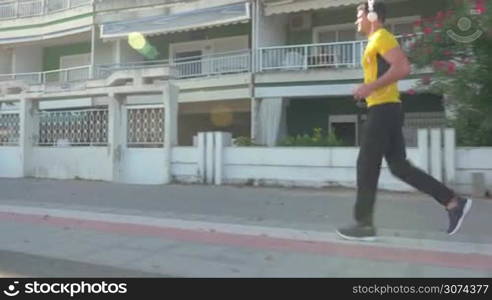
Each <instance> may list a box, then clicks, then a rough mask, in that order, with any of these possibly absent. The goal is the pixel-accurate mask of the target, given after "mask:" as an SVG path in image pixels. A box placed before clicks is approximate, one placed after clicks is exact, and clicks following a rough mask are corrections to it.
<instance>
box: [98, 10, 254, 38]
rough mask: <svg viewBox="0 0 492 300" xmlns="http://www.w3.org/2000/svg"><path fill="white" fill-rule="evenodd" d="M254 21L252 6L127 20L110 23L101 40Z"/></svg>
mask: <svg viewBox="0 0 492 300" xmlns="http://www.w3.org/2000/svg"><path fill="white" fill-rule="evenodd" d="M250 19H251V12H250V7H249V4H248V3H243V2H242V3H236V4H232V5H224V6H216V7H209V8H203V9H199V10H193V11H188V12H182V13H177V14H172V15H159V16H151V17H145V18H138V19H132V20H125V21H117V22H108V23H104V24H102V25H101V38H103V39H120V38H126V37H128V35H129V34H130V33H132V32H138V33H141V34H143V35H146V36H151V35H159V34H169V33H176V32H183V31H192V30H199V29H204V28H209V27H216V26H223V25H230V24H237V23H246V22H249V21H250Z"/></svg>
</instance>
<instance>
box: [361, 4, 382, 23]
mask: <svg viewBox="0 0 492 300" xmlns="http://www.w3.org/2000/svg"><path fill="white" fill-rule="evenodd" d="M359 10H363V11H364V12H365V13H368V12H369V4H368V3H367V1H365V2H363V3H361V4H359V6H357V11H359ZM374 12H376V13H377V14H378V20H379V22H381V23H384V21H386V5H384V3H381V2H376V3H374Z"/></svg>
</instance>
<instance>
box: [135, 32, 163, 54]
mask: <svg viewBox="0 0 492 300" xmlns="http://www.w3.org/2000/svg"><path fill="white" fill-rule="evenodd" d="M128 44H129V45H130V47H132V48H133V49H135V50H136V51H138V53H140V54H141V55H143V56H145V57H146V58H148V59H155V58H156V57H158V56H159V51H157V49H156V48H155V47H154V46H152V45H151V44H150V43H149V42H148V41H147V39H146V38H145V36H144V35H143V34H141V33H140V32H132V33H130V34H129V35H128Z"/></svg>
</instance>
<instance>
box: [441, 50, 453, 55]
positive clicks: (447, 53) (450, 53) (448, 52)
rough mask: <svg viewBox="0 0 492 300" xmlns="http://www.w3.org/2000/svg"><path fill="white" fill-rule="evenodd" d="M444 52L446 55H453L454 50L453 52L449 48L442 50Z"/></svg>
mask: <svg viewBox="0 0 492 300" xmlns="http://www.w3.org/2000/svg"><path fill="white" fill-rule="evenodd" d="M442 54H443V55H444V56H452V55H453V52H451V51H449V50H444V51H443V52H442Z"/></svg>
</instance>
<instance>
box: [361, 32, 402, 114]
mask: <svg viewBox="0 0 492 300" xmlns="http://www.w3.org/2000/svg"><path fill="white" fill-rule="evenodd" d="M395 47H399V44H398V41H397V40H396V38H395V36H394V35H393V34H391V33H390V32H389V31H387V30H386V29H384V28H381V29H379V30H377V31H376V32H374V33H373V34H371V35H370V36H369V42H368V44H367V47H366V49H365V51H364V57H363V59H362V67H363V68H364V83H366V84H367V83H371V82H374V81H376V80H377V79H378V78H380V77H381V76H383V75H384V74H385V73H386V72H387V71H388V69H389V68H390V65H389V64H388V63H387V62H386V61H385V60H384V58H383V55H384V54H386V52H388V51H390V50H392V49H394V48H395ZM366 102H367V107H371V106H374V105H379V104H383V103H399V102H401V101H400V93H399V92H398V84H397V83H396V82H395V83H392V84H390V85H387V86H385V87H382V88H380V89H377V90H375V91H374V92H373V93H372V94H371V95H369V97H367V99H366Z"/></svg>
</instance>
